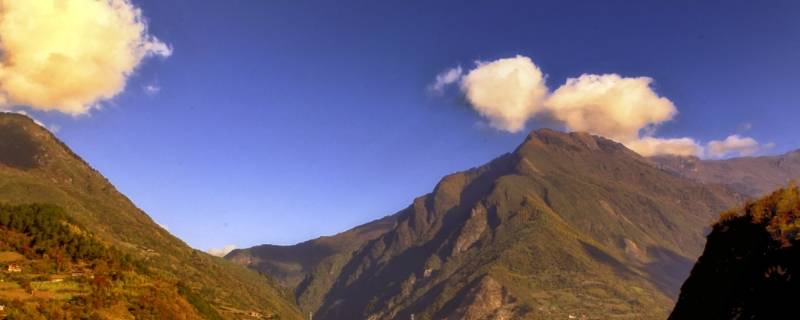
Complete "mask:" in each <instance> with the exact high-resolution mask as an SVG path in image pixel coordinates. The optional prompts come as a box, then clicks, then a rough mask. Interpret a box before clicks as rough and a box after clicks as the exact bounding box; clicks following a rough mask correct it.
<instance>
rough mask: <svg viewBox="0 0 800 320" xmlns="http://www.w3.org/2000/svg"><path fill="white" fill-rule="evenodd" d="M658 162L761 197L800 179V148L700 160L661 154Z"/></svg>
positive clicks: (691, 177) (684, 174)
mask: <svg viewBox="0 0 800 320" xmlns="http://www.w3.org/2000/svg"><path fill="white" fill-rule="evenodd" d="M651 160H652V161H654V162H655V163H656V164H657V165H658V166H660V167H662V168H664V169H666V170H670V171H673V172H675V173H677V174H680V175H682V176H685V177H687V178H690V179H694V180H697V181H700V182H702V183H707V184H720V185H725V186H728V187H730V188H731V189H733V190H735V191H737V192H740V193H742V194H745V195H748V196H752V197H760V196H763V195H766V194H767V193H769V192H772V191H773V190H775V189H777V188H782V187H785V186H786V185H787V184H788V183H789V182H790V181H792V180H798V179H800V150H797V151H793V152H789V153H786V154H783V155H779V156H765V157H744V158H733V159H727V160H700V159H698V158H697V157H678V156H658V157H653V158H651Z"/></svg>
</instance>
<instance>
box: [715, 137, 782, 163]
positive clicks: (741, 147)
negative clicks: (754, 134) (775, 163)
mask: <svg viewBox="0 0 800 320" xmlns="http://www.w3.org/2000/svg"><path fill="white" fill-rule="evenodd" d="M772 146H773V144H766V145H764V146H762V145H760V144H759V143H758V141H756V139H753V138H750V137H742V136H739V135H738V134H734V135H730V136H728V137H727V138H725V140H713V141H709V142H708V148H707V153H706V156H707V157H709V158H724V157H727V156H734V155H735V156H751V155H754V154H756V153H758V152H760V151H763V150H765V149H769V148H771V147H772Z"/></svg>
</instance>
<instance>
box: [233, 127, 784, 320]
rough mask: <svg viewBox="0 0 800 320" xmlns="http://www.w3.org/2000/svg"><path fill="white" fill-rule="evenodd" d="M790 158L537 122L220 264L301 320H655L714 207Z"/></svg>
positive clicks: (759, 186) (695, 252)
mask: <svg viewBox="0 0 800 320" xmlns="http://www.w3.org/2000/svg"><path fill="white" fill-rule="evenodd" d="M798 154H800V153H798V152H793V153H789V154H786V155H782V156H773V157H755V158H739V159H730V160H714V161H709V160H700V159H698V158H692V157H655V158H644V157H641V156H639V155H638V154H636V153H634V152H632V151H630V150H628V149H627V148H625V147H624V146H623V145H621V144H618V143H616V142H613V141H610V140H607V139H605V138H601V137H597V136H593V135H589V134H585V133H569V134H568V133H561V132H557V131H553V130H549V129H542V130H538V131H534V132H533V133H531V134H530V135H529V136H528V137H527V139H526V140H525V141H524V142H523V143H522V144H521V145H520V146H519V147H518V148H517V149H516V150H515V151H513V152H512V153H509V154H505V155H503V156H501V157H499V158H497V159H495V160H493V161H491V162H490V163H488V164H486V165H483V166H480V167H477V168H473V169H470V170H467V171H464V172H459V173H456V174H452V175H448V176H446V177H444V178H443V179H442V180H441V181H440V182H439V183H438V185H437V186H436V187H435V188H434V190H433V191H432V192H431V193H429V194H426V195H423V196H421V197H419V198H417V199H414V200H413V201H412V202H411V204H410V205H409V207H408V208H406V209H404V210H401V211H400V212H398V213H395V214H393V215H390V216H387V217H384V218H382V219H380V220H376V221H373V222H370V223H367V224H364V225H361V226H358V227H356V228H353V229H351V230H349V231H346V232H343V233H340V234H338V235H334V236H329V237H321V238H318V239H314V240H310V241H307V242H303V243H299V244H297V245H293V246H274V245H262V246H256V247H253V248H249V249H240V250H235V251H233V252H231V253H230V254H228V255H227V256H226V258H227V259H229V260H231V261H233V262H236V263H238V264H241V265H244V266H248V267H250V268H253V269H256V270H259V271H262V272H264V273H267V274H269V275H271V276H273V277H274V278H275V279H276V281H277V282H278V283H280V284H281V285H283V286H285V287H287V288H289V289H291V290H293V291H294V294H295V297H296V299H297V301H298V303H299V305H300V307H301V308H302V309H303V311H304V312H312V313H313V314H314V316H315V318H317V319H408V318H409V317H411V315H414V316H415V317H416V319H443V318H447V319H523V318H524V319H551V318H554V317H567V318H568V317H575V318H586V319H605V318H611V317H614V318H631V319H633V318H635V319H664V318H666V317H667V315H668V314H669V312H670V310H671V309H672V306H673V304H674V301H675V299H676V298H677V296H678V292H679V288H680V286H681V283H682V282H683V280H684V279H685V278H686V277H687V276H688V272H689V270H690V268H691V266H692V264H693V262H694V261H695V259H696V258H697V257H698V256H699V255H700V253H701V251H702V249H703V246H704V243H705V239H704V234H705V233H706V232H707V231H708V228H709V226H710V225H711V224H712V223H713V222H714V221H715V220H716V218H717V217H718V214H719V213H720V212H722V211H724V210H726V209H729V208H732V207H735V206H736V205H738V204H739V203H741V202H743V201H744V200H745V199H748V198H750V197H753V196H757V195H760V194H764V193H767V192H769V191H771V190H773V189H774V188H777V187H780V186H783V185H785V183H786V182H787V181H788V180H789V179H790V178H797V177H800V170H797V168H798V167H799V166H798V164H799V163H800V162H798V159H800V157H798ZM760 170H763V171H764V174H762V173H761V171H760Z"/></svg>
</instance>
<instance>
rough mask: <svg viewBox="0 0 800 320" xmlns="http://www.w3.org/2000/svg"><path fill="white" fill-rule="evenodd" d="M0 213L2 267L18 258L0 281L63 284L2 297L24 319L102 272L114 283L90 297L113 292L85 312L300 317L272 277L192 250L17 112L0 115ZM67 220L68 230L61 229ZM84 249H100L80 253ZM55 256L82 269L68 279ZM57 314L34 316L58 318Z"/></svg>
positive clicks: (75, 294)
mask: <svg viewBox="0 0 800 320" xmlns="http://www.w3.org/2000/svg"><path fill="white" fill-rule="evenodd" d="M0 211H2V213H3V214H4V215H3V216H7V217H10V218H8V219H10V220H8V221H0V230H1V231H3V232H4V234H5V235H7V237H5V238H3V239H1V240H2V241H0V251H2V252H0V260H3V259H4V258H5V259H11V260H9V261H6V262H3V261H0V264H3V265H4V266H5V264H8V263H10V261H17V262H14V263H16V264H20V265H23V267H22V273H21V275H14V278H13V281H12V278H9V281H4V282H3V283H2V284H0V287H2V286H11V287H8V288H6V289H9V288H10V289H9V290H12V289H13V290H16V289H15V288H16V287H14V286H17V285H25V284H26V283H28V284H30V283H34V284H35V283H39V282H42V281H45V280H47V279H50V278H54V279H62V280H60V281H62V282H63V285H62V286H54V287H48V285H44V284H42V286H33V287H32V288H31V290H28V291H27V292H25V291H20V292H19V295H12V296H8V295H4V294H0V304H6V303H4V302H3V301H6V302H9V301H17V302H16V303H15V304H14V305H15V306H16V308H19V309H20V310H16V311H15V310H10V309H12V307H7V308H6V310H5V312H6V313H8V312H12V311H13V312H23V310H21V309H25V310H28V311H29V312H28V313H24V314H25V316H23V318H34V319H36V317H33V316H32V315H33V314H35V313H37V312H40V313H41V312H45V310H51V311H52V312H61V313H63V312H67V311H64V310H68V309H67V306H68V305H73V306H74V305H75V304H76V303H77V304H80V303H82V302H79V301H78V300H75V299H79V298H80V297H81V296H85V295H86V294H89V293H91V294H94V293H97V292H95V291H91V290H90V291H86V290H89V287H86V285H87V284H86V283H84V282H82V281H83V280H80V279H83V278H86V277H88V276H89V275H92V279H97V278H98V277H94V275H103V276H104V277H102V278H103V279H105V280H107V281H109V285H108V288H112V289H108V290H109V291H102V292H99V293H97V294H100V295H101V296H111V297H115V298H113V299H99V300H92V301H93V302H92V303H95V302H97V301H99V302H98V303H99V304H91V305H90V306H89V308H86V309H80V310H84V311H85V310H89V311H90V312H91V314H90V315H87V316H93V317H98V318H101V319H133V318H134V317H135V318H140V319H150V318H151V319H202V318H205V319H215V318H223V319H243V318H244V319H247V318H248V317H250V318H254V317H251V316H250V315H252V316H259V317H263V318H275V317H279V318H280V319H302V318H303V317H302V316H300V313H299V310H298V309H297V307H296V306H294V304H293V303H292V302H291V300H292V298H291V297H290V296H288V295H287V294H285V293H284V292H283V291H282V289H279V288H278V286H277V285H275V284H274V283H273V282H272V281H271V280H270V279H268V278H266V277H264V276H262V275H259V274H257V273H256V272H253V271H251V270H247V269H245V268H242V267H240V266H238V265H235V264H233V263H230V262H228V261H225V260H223V259H219V258H216V257H212V256H210V255H208V254H206V253H203V252H201V251H197V250H194V249H192V248H190V247H189V246H187V245H186V244H185V243H183V242H182V241H181V240H179V239H178V238H176V237H174V236H172V235H171V234H170V233H169V232H167V231H166V230H164V229H163V228H161V227H159V226H158V225H157V224H156V223H155V222H153V220H152V219H150V217H148V216H147V215H146V214H145V213H144V212H142V211H141V210H139V209H138V208H136V206H135V205H134V204H133V203H131V201H130V200H128V199H127V198H126V197H125V196H124V195H122V194H120V193H119V192H118V191H117V190H116V189H115V188H114V186H112V185H111V184H110V183H109V182H108V181H107V180H106V179H105V178H104V177H103V176H102V175H100V173H98V172H97V171H95V170H93V169H92V168H91V167H90V166H89V165H88V164H86V163H85V162H84V161H83V160H81V159H80V158H79V157H78V156H77V155H75V154H74V153H73V152H72V151H70V150H69V148H67V147H66V146H65V145H64V144H63V143H61V142H60V141H59V140H58V139H56V138H55V137H54V136H53V135H52V134H51V133H50V132H49V131H47V130H45V129H44V128H42V127H40V126H39V125H37V124H35V123H34V122H33V121H31V120H30V119H29V118H27V117H25V116H22V115H16V114H6V113H0ZM28 219H39V220H28ZM9 221H17V223H16V224H14V223H11V222H9ZM37 221H38V222H37ZM42 223H43V224H42ZM64 225H70V226H72V227H70V228H67V229H63V228H62V229H58V228H61V227H59V226H64ZM26 226H28V227H26ZM30 226H39V227H35V228H33V229H32V228H31V227H30ZM42 226H44V227H42ZM37 228H38V229H37ZM54 228H55V229H54ZM36 230H40V231H36ZM54 230H56V231H57V230H62V231H58V232H55V231H54ZM64 230H66V231H64ZM70 234H72V235H70ZM11 236H13V238H9V237H11ZM58 239H71V240H58ZM12 240H13V241H12ZM32 248H39V249H35V250H33V249H32ZM86 250H90V251H91V252H96V253H97V254H95V255H84V254H82V252H84V251H86ZM70 252H71V253H70ZM68 253H70V254H68ZM72 253H75V254H74V255H73V254H72ZM57 256H63V257H68V258H69V259H68V260H70V263H69V265H70V268H72V269H74V271H75V273H78V274H79V275H80V276H79V277H77V278H76V279H73V278H71V276H72V274H71V272H70V271H69V270H70V269H66V268H62V267H60V263H61V262H58V261H60V260H58V259H56V258H57ZM6 267H8V266H6ZM87 281H88V280H87ZM97 281H98V280H91V281H89V282H88V283H95V282H97ZM101 284H102V283H101ZM100 287H102V286H101V285H100ZM63 290H66V291H63ZM62 291H63V292H62ZM0 292H2V293H9V292H12V291H7V290H5V289H3V290H0ZM14 292H16V291H14ZM143 292H146V294H144V293H143ZM90 296H91V295H90ZM147 297H150V298H147ZM151 298H152V299H151ZM142 299H144V300H142ZM148 299H149V300H148ZM104 301H105V302H104ZM9 303H10V302H9ZM6 305H7V306H8V304H6ZM62 307H63V308H62ZM142 308H144V309H142ZM70 310H71V309H70ZM76 310H78V309H76ZM73 311H74V310H73ZM48 312H49V311H48ZM70 312H71V311H70ZM61 313H59V314H50V313H47V314H41V315H39V317H41V318H42V319H45V318H59V317H60V316H58V315H60V314H61ZM80 316H82V315H75V314H72V315H71V317H76V318H77V317H80ZM0 317H2V315H0ZM67 318H70V317H67Z"/></svg>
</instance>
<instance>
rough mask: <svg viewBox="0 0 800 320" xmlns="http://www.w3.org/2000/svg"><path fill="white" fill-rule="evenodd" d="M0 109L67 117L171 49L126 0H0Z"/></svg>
mask: <svg viewBox="0 0 800 320" xmlns="http://www.w3.org/2000/svg"><path fill="white" fill-rule="evenodd" d="M0 50H2V53H3V54H2V57H0V108H4V109H9V108H10V107H13V106H27V107H31V108H34V109H39V110H46V111H49V110H54V111H59V112H64V113H68V114H72V115H78V114H85V113H87V112H89V111H90V110H91V109H92V108H93V106H96V105H97V103H98V102H100V101H103V100H108V99H111V98H113V97H114V96H116V95H117V94H119V93H120V92H121V91H122V90H123V89H124V87H125V83H126V81H127V78H128V77H129V76H130V75H131V74H132V73H133V72H134V70H135V69H136V67H137V66H138V65H139V64H140V63H141V61H142V59H144V58H145V57H149V56H161V57H168V56H170V55H171V54H172V49H171V48H170V47H169V46H168V45H166V44H165V43H163V42H161V41H160V40H158V39H157V38H156V37H154V36H152V35H150V34H149V33H148V31H147V25H146V23H145V20H144V18H143V17H142V13H141V11H140V10H139V9H138V8H136V7H134V6H133V4H131V2H130V0H102V1H98V0H70V1H63V0H36V1H19V0H0Z"/></svg>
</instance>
